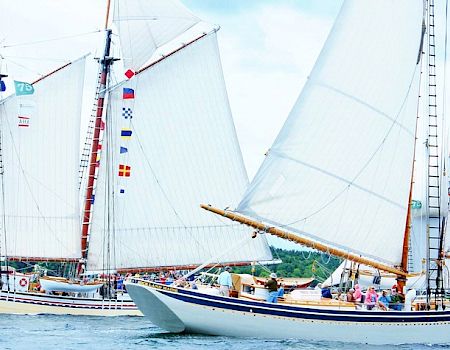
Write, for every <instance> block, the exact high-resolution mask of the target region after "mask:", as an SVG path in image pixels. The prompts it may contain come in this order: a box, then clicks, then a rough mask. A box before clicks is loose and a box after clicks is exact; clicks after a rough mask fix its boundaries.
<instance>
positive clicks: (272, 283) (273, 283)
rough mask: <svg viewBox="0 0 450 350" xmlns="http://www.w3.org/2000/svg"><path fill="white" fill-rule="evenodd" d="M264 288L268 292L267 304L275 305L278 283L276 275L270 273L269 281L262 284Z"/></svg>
mask: <svg viewBox="0 0 450 350" xmlns="http://www.w3.org/2000/svg"><path fill="white" fill-rule="evenodd" d="M264 287H266V288H267V289H268V290H269V296H268V297H267V302H268V303H276V302H277V301H278V283H277V274H276V273H274V272H272V273H271V274H270V279H269V280H267V281H266V283H264Z"/></svg>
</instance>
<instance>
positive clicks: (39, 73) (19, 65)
mask: <svg viewBox="0 0 450 350" xmlns="http://www.w3.org/2000/svg"><path fill="white" fill-rule="evenodd" d="M3 58H4V60H5V61H9V62H11V63H12V64H14V65H16V66H18V67H20V68H22V69H25V70H26V71H28V72H30V73H33V74H37V75H39V76H43V75H44V74H43V73H41V72H38V71H35V70H33V69H31V68H28V67H26V66H24V65H23V64H20V63H17V62H15V61H13V60H11V59H9V58H6V57H3Z"/></svg>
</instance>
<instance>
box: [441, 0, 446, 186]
mask: <svg viewBox="0 0 450 350" xmlns="http://www.w3.org/2000/svg"><path fill="white" fill-rule="evenodd" d="M447 28H448V0H446V1H445V39H444V74H443V76H444V79H443V84H442V96H443V99H442V100H443V103H442V123H443V124H444V122H445V115H446V113H447V108H446V105H447V103H446V99H445V96H447V93H446V90H447V89H446V88H447V84H446V81H447V78H446V77H447V47H448V29H447ZM445 127H446V125H445V124H444V125H443V128H442V130H444V132H445V131H448V130H446V128H445ZM446 134H448V132H445V134H444V135H446ZM444 135H443V136H442V138H443V141H446V139H447V138H448V136H444ZM447 143H448V142H445V143H444V144H447ZM443 149H445V150H446V151H447V152H448V149H447V148H446V147H443ZM444 157H445V158H444ZM446 159H448V154H444V156H443V157H441V166H442V168H443V171H444V174H445V172H446V170H447V169H446V164H447V161H446ZM447 186H448V185H447Z"/></svg>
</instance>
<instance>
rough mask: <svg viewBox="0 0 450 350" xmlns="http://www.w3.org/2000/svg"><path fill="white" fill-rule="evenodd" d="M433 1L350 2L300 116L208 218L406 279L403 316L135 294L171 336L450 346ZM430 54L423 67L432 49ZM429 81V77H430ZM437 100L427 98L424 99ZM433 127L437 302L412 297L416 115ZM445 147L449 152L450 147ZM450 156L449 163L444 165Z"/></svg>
mask: <svg viewBox="0 0 450 350" xmlns="http://www.w3.org/2000/svg"><path fill="white" fill-rule="evenodd" d="M434 8H435V7H434V2H433V1H432V0H430V1H427V2H426V3H424V2H423V1H422V0H415V1H411V0H396V1H393V0H373V1H359V0H347V1H345V3H344V4H343V6H342V8H341V11H340V13H339V15H338V17H337V19H336V22H335V24H334V26H333V29H332V31H331V33H330V35H329V37H328V39H327V41H326V43H325V45H324V48H323V49H322V52H321V54H320V56H319V58H318V60H317V62H316V64H315V66H314V69H313V71H312V72H311V74H310V77H309V79H308V81H307V83H306V84H305V86H304V88H303V91H302V93H301V94H300V97H299V98H298V100H297V102H296V104H295V106H294V107H293V109H292V111H291V113H290V115H289V117H288V119H287V121H286V123H285V125H284V127H283V128H282V130H281V132H280V133H279V135H278V137H277V139H276V140H275V142H274V144H273V146H272V147H271V149H270V151H269V152H268V155H267V157H266V159H265V161H264V162H263V164H262V166H261V168H260V169H259V171H258V173H257V175H256V176H255V178H254V180H253V181H252V183H251V184H250V186H249V188H248V189H247V191H246V193H245V195H244V196H243V199H242V200H241V202H240V204H239V205H238V206H237V209H235V210H222V209H216V208H213V207H212V206H209V205H202V207H203V208H204V209H207V210H209V211H213V212H214V213H217V214H219V215H223V216H225V217H226V218H228V219H231V220H234V221H237V222H240V223H243V224H246V225H249V226H251V227H254V228H255V230H256V231H257V232H258V233H259V234H261V233H270V234H273V235H276V236H279V237H281V238H284V239H288V240H291V241H294V242H297V243H300V244H303V245H306V246H308V247H311V248H315V249H317V250H321V251H324V252H328V253H329V254H332V255H336V256H341V257H343V258H345V259H348V260H350V261H354V262H357V263H359V264H365V265H368V266H371V267H374V268H376V269H379V270H381V271H386V272H389V273H392V274H394V275H395V276H396V280H397V284H398V285H399V286H400V288H401V290H403V291H404V293H405V294H406V300H405V305H404V308H403V310H402V311H383V310H381V309H374V310H366V309H359V308H358V307H357V305H355V304H350V305H349V304H348V303H345V304H344V303H343V304H342V305H338V306H337V307H336V306H334V307H332V308H331V307H330V306H329V305H326V304H321V303H318V305H312V304H306V303H305V304H303V303H288V302H278V303H267V302H265V301H262V300H261V301H255V300H249V299H244V298H229V297H221V296H210V295H205V294H203V293H199V292H195V291H192V290H188V289H183V288H176V287H166V286H161V285H159V284H157V283H150V282H145V281H141V280H138V279H135V280H131V281H129V282H127V283H126V285H127V288H128V291H129V292H130V294H131V296H132V298H133V300H134V301H135V302H136V304H137V305H138V307H139V308H140V309H141V310H142V311H143V313H144V314H145V315H147V316H148V317H149V318H150V320H151V321H152V322H153V323H154V324H156V325H158V326H160V327H162V328H164V329H166V330H169V331H172V332H193V333H204V334H214V335H227V336H245V337H264V338H299V339H305V340H315V341H317V340H323V341H343V342H357V343H371V344H402V343H427V344H430V343H433V344H434V343H448V342H450V311H448V309H445V310H444V308H445V306H446V305H445V303H444V295H443V293H444V290H443V283H442V282H443V278H442V269H441V267H442V261H443V259H444V251H443V241H444V238H443V235H444V233H445V220H446V216H447V211H446V210H444V211H443V210H441V209H442V205H441V203H440V202H441V201H442V202H444V201H445V203H446V202H447V200H448V197H447V195H445V196H442V195H441V190H443V189H445V192H446V191H447V179H442V177H441V171H442V170H443V166H442V163H441V160H440V157H439V155H440V151H441V150H442V143H441V142H440V141H441V139H440V134H439V132H438V131H437V129H438V128H437V126H438V124H439V122H438V119H439V116H440V114H439V113H438V110H437V100H438V99H437V95H438V94H437V92H436V91H437V89H436V62H437V59H436V51H435V46H436V40H435V39H436V35H435V14H434ZM423 51H426V52H427V53H428V54H427V55H424V56H423V57H422V52H423ZM422 69H423V70H424V71H423V73H422V72H421V70H422ZM421 79H422V82H425V86H426V87H427V90H426V91H425V92H424V93H423V94H422V96H426V98H425V100H422V102H421V103H418V101H419V90H420V86H421ZM418 111H419V115H420V116H421V117H424V118H427V121H428V123H427V128H428V137H427V141H426V152H427V153H426V155H427V157H426V162H425V164H424V166H425V169H426V170H427V177H426V181H427V186H426V190H427V191H426V197H425V202H424V203H425V204H424V206H425V208H426V210H427V212H426V213H427V216H426V220H427V230H428V236H429V238H430V239H429V243H428V247H427V286H428V288H427V300H426V301H424V302H423V303H421V302H417V301H414V300H413V299H414V297H415V292H414V290H410V291H407V290H405V289H404V287H405V279H406V278H407V277H408V242H409V235H410V226H411V225H410V223H411V210H410V204H411V201H412V199H413V198H412V183H413V178H412V174H413V168H414V158H415V143H416V122H417V115H418ZM444 148H445V147H444ZM445 157H447V155H446V156H445ZM442 186H443V187H442Z"/></svg>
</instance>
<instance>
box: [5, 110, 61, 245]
mask: <svg viewBox="0 0 450 350" xmlns="http://www.w3.org/2000/svg"><path fill="white" fill-rule="evenodd" d="M5 115H6V114H5ZM5 120H6V124H7V125H6V126H7V128H8V130H9V135H10V136H11V144H12V146H13V147H12V148H13V150H14V153H15V154H16V156H17V162H18V164H19V167H20V170H21V171H22V174H23V177H24V180H25V184H26V187H27V188H28V191H29V193H30V195H31V199H32V201H33V203H34V204H35V206H36V209H37V211H38V213H39V214H40V215H41V218H42V219H43V221H44V223H45V225H46V226H47V227H48V230H49V231H50V232H51V233H52V234H53V237H54V238H55V239H56V241H57V242H59V243H60V244H61V246H62V247H65V248H69V247H68V246H67V245H66V244H64V243H63V241H62V240H60V239H59V238H58V235H57V234H56V232H55V231H54V230H53V229H52V227H51V226H50V224H49V223H48V222H47V219H46V217H45V216H44V214H43V213H42V211H41V208H40V206H39V204H38V202H37V200H36V198H35V196H34V193H33V191H32V186H31V185H30V183H29V182H28V178H27V176H26V173H25V170H24V168H23V166H22V162H21V160H20V157H19V152H18V150H17V146H16V143H15V142H14V136H13V134H12V129H11V125H10V124H9V121H8V118H5Z"/></svg>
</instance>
